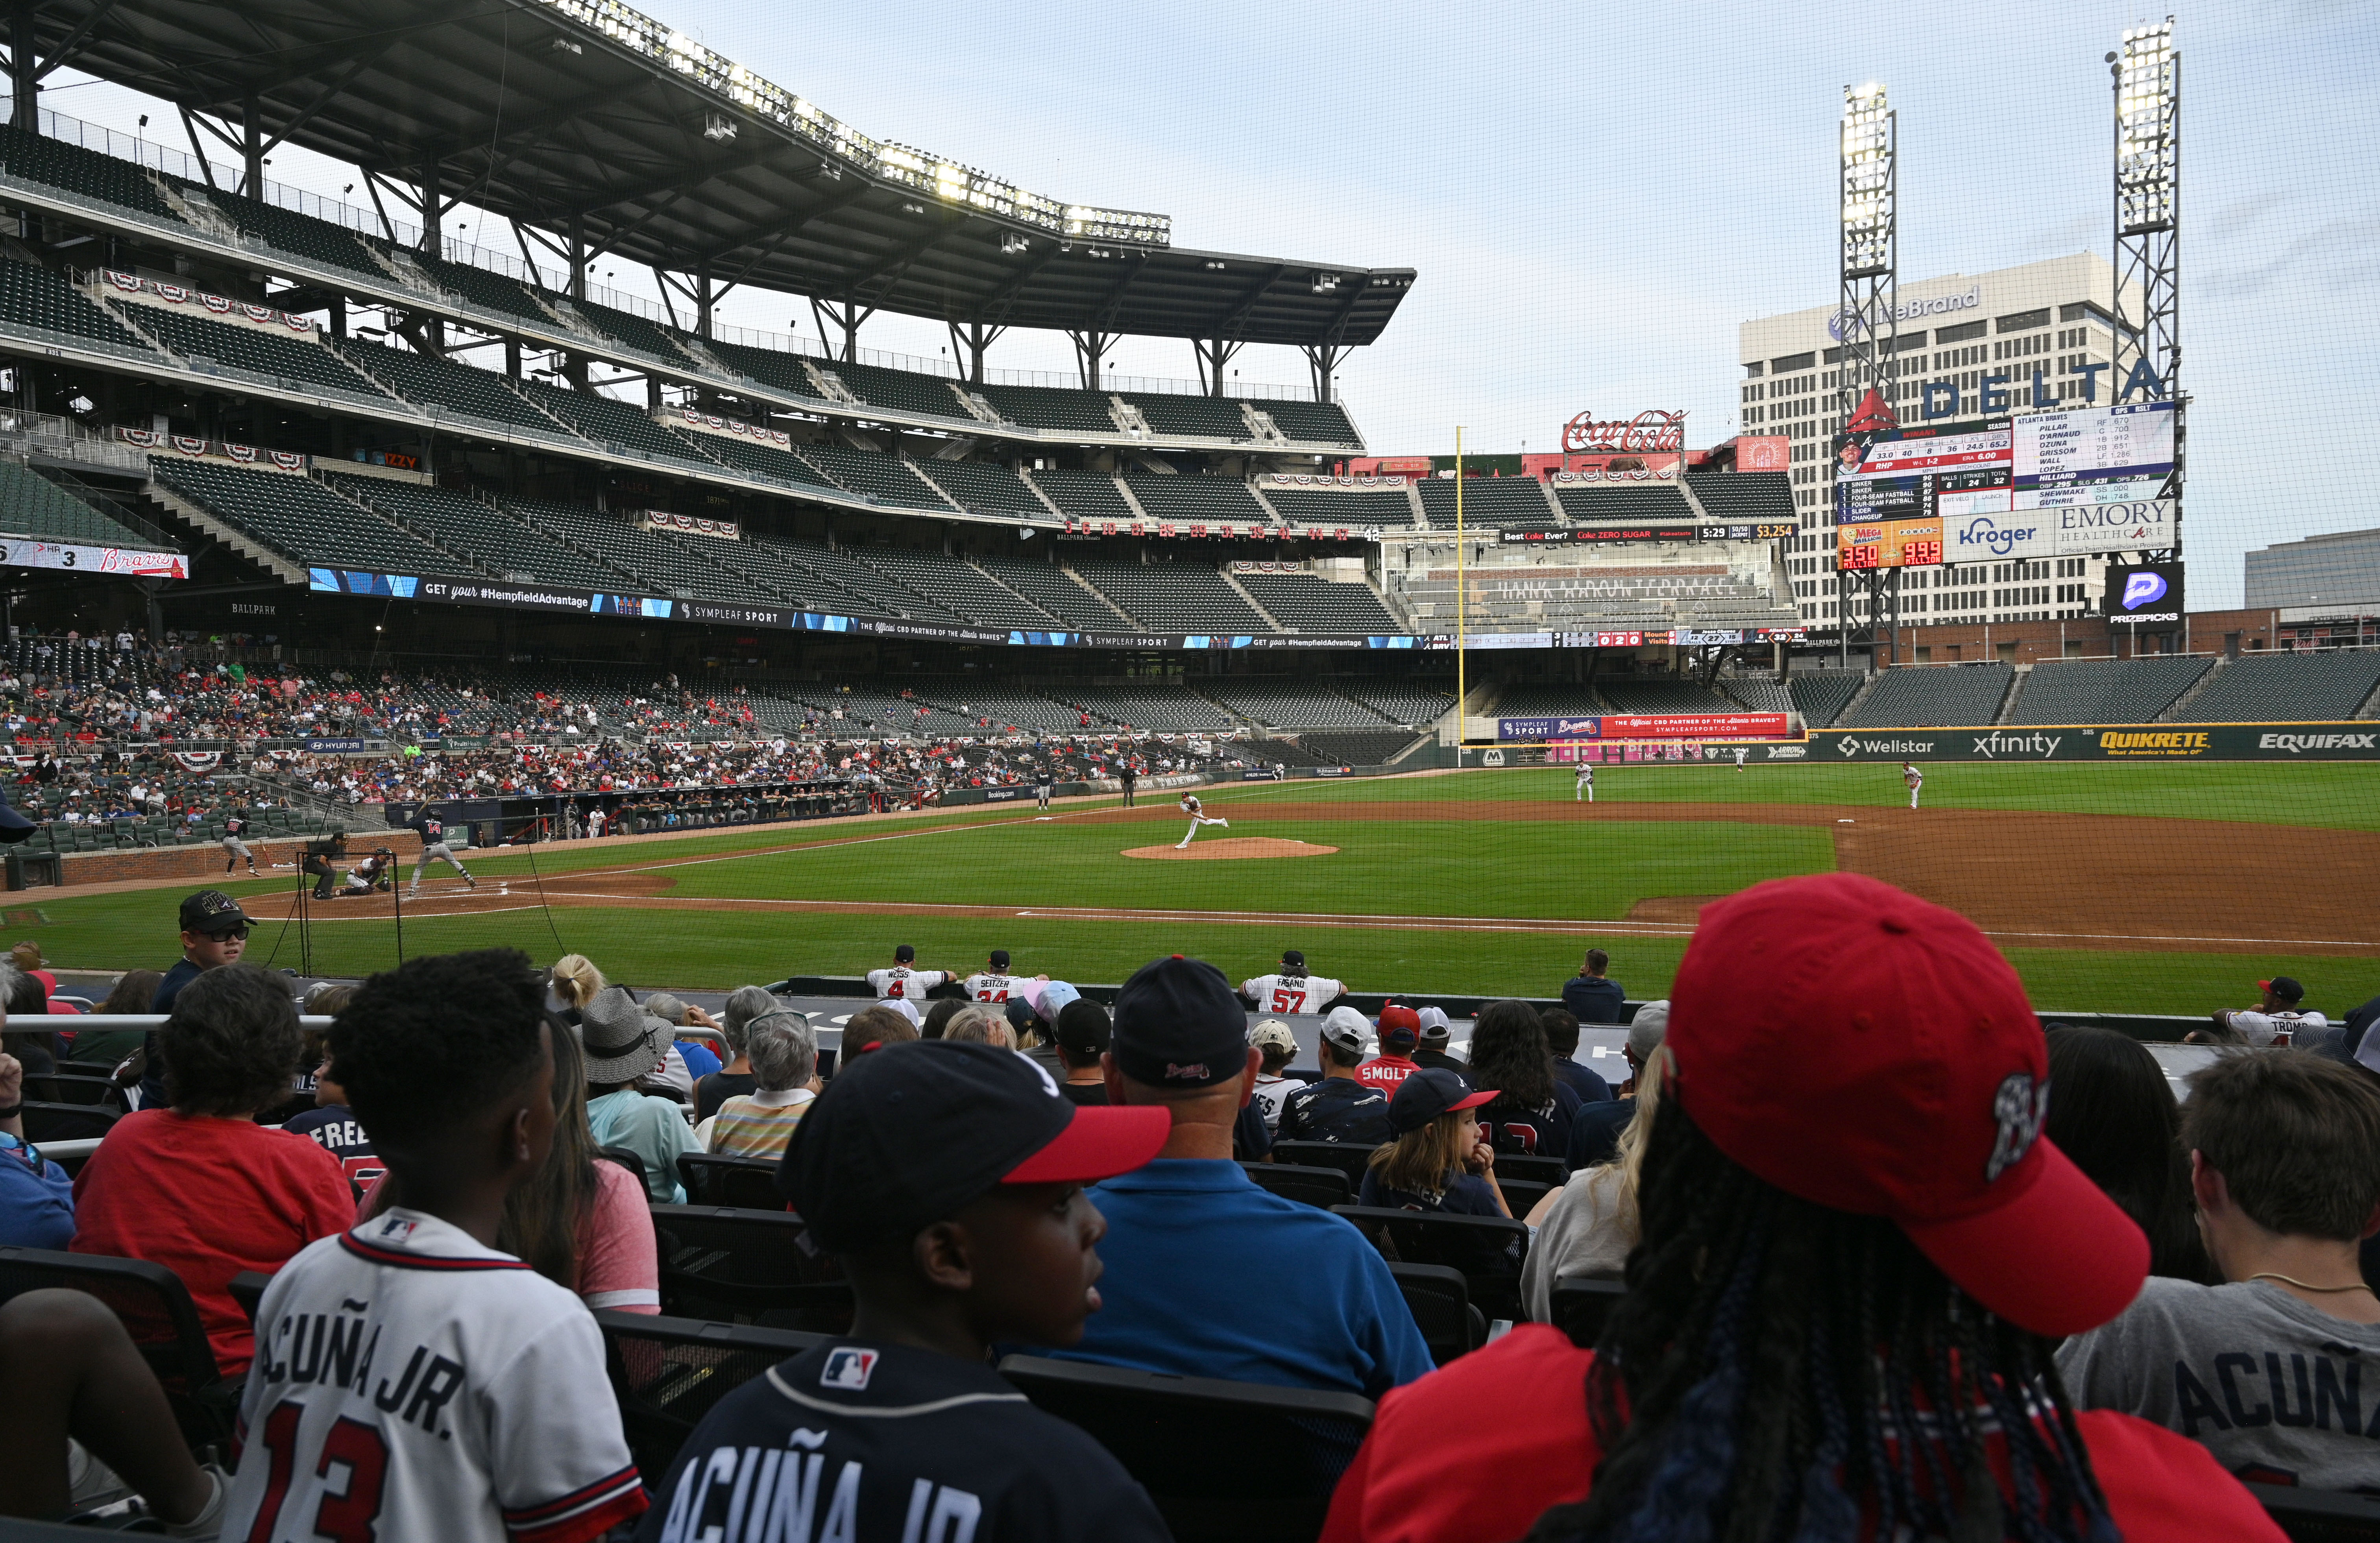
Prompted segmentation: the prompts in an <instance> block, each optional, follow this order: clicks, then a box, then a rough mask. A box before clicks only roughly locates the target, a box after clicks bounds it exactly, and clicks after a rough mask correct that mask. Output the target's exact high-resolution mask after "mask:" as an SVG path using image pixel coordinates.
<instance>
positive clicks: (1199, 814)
mask: <svg viewBox="0 0 2380 1543" xmlns="http://www.w3.org/2000/svg"><path fill="white" fill-rule="evenodd" d="M1206 808H1207V806H1206V805H1204V804H1202V803H1200V802H1198V796H1197V795H1196V794H1195V793H1185V794H1184V795H1183V796H1182V812H1183V813H1184V814H1186V815H1188V816H1189V817H1190V829H1188V830H1187V831H1184V832H1183V833H1182V839H1181V840H1180V841H1179V842H1177V843H1175V844H1174V847H1173V850H1175V851H1176V852H1179V851H1181V850H1182V849H1183V848H1184V847H1186V846H1188V845H1189V844H1190V838H1191V837H1192V836H1195V835H1196V834H1197V833H1198V827H1199V826H1201V825H1220V826H1221V827H1222V828H1223V829H1225V830H1226V831H1228V830H1230V829H1231V828H1232V822H1231V821H1230V820H1222V819H1215V820H1209V819H1208V818H1207V816H1206V814H1205V812H1204V811H1205V809H1206Z"/></svg>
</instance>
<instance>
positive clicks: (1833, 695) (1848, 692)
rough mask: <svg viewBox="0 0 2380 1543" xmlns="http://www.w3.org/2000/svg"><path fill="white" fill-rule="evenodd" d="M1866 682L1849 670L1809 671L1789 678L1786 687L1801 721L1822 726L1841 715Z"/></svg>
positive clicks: (1811, 726) (1817, 727)
mask: <svg viewBox="0 0 2380 1543" xmlns="http://www.w3.org/2000/svg"><path fill="white" fill-rule="evenodd" d="M1866 684H1867V677H1866V676H1865V675H1864V674H1853V673H1852V671H1849V670H1812V671H1808V672H1806V673H1804V674H1797V675H1792V676H1790V677H1788V679H1787V680H1786V683H1785V686H1786V690H1787V691H1788V692H1789V693H1790V694H1791V697H1792V699H1793V707H1794V711H1798V712H1799V713H1801V715H1802V722H1803V724H1805V725H1806V726H1808V727H1810V728H1814V729H1823V728H1826V727H1828V726H1829V725H1831V724H1832V723H1834V721H1835V720H1836V719H1837V718H1838V717H1840V716H1841V715H1842V711H1843V709H1845V708H1847V707H1849V706H1850V705H1851V701H1852V698H1853V697H1856V696H1858V695H1859V690H1860V687H1861V686H1865V685H1866Z"/></svg>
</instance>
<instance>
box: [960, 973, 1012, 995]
mask: <svg viewBox="0 0 2380 1543" xmlns="http://www.w3.org/2000/svg"><path fill="white" fill-rule="evenodd" d="M1016 979H1017V978H1016V977H1015V976H1013V975H995V974H993V973H992V972H991V971H990V970H983V971H980V972H978V973H977V974H975V975H971V976H968V977H967V978H966V986H965V990H966V994H967V1000H968V1001H969V1002H1006V1001H1007V1000H1008V993H1009V991H1010V990H1011V989H1012V988H1013V987H1014V985H1015V984H1016Z"/></svg>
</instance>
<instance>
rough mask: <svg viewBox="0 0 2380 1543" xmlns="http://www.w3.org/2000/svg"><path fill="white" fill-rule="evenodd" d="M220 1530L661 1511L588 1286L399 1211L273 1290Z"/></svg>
mask: <svg viewBox="0 0 2380 1543" xmlns="http://www.w3.org/2000/svg"><path fill="white" fill-rule="evenodd" d="M239 1423H240V1440H241V1452H240V1460H239V1471H238V1473H237V1475H236V1476H234V1478H233V1480H232V1491H231V1498H230V1501H229V1503H228V1504H227V1505H226V1507H225V1513H224V1529H223V1536H224V1537H228V1538H242V1539H246V1540H247V1543H322V1539H338V1540H340V1543H373V1540H375V1539H378V1540H393V1539H396V1538H417V1537H418V1538H437V1539H439V1540H440V1543H586V1540H587V1539H589V1538H594V1537H601V1536H602V1535H603V1534H604V1533H606V1532H608V1531H610V1530H611V1529H612V1528H613V1527H614V1526H616V1525H619V1524H620V1523H622V1522H625V1521H627V1520H628V1519H630V1518H631V1517H634V1516H636V1515H637V1513H640V1512H642V1511H643V1510H644V1509H645V1497H644V1491H643V1488H642V1487H641V1484H640V1482H639V1480H638V1478H637V1469H636V1464H634V1463H632V1462H631V1461H630V1460H629V1457H628V1448H627V1443H626V1441H625V1440H623V1439H622V1436H621V1432H620V1413H619V1405H618V1403H616V1402H615V1401H614V1399H613V1393H612V1390H611V1386H610V1384H609V1383H608V1382H607V1380H606V1379H605V1378H604V1373H603V1336H602V1334H601V1331H600V1330H597V1329H596V1327H595V1320H594V1319H593V1318H590V1317H589V1316H588V1313H587V1310H586V1308H585V1307H583V1306H581V1305H580V1304H579V1301H578V1299H577V1297H576V1296H574V1295H572V1294H570V1293H569V1292H568V1291H566V1290H565V1289H564V1288H562V1287H561V1286H558V1285H555V1284H554V1283H553V1282H551V1281H549V1280H547V1279H545V1278H544V1277H543V1276H541V1275H540V1274H538V1273H537V1272H536V1271H535V1270H531V1269H530V1268H529V1267H528V1265H526V1264H524V1263H522V1262H521V1261H520V1260H518V1259H516V1258H514V1257H512V1256H511V1255H509V1254H500V1253H497V1252H496V1251H495V1250H494V1249H492V1248H488V1247H485V1246H483V1245H480V1243H479V1242H478V1241H477V1240H476V1239H474V1238H472V1237H471V1236H470V1235H469V1234H468V1233H465V1232H464V1231H463V1230H462V1229H460V1228H458V1227H455V1226H453V1225H451V1224H450V1223H448V1222H445V1221H440V1220H439V1219H438V1218H436V1217H434V1216H430V1215H428V1214H426V1213H423V1212H419V1211H411V1210H404V1209H391V1210H388V1211H386V1212H384V1213H383V1214H382V1215H380V1216H378V1217H375V1218H373V1219H372V1220H371V1221H367V1222H364V1223H363V1224H361V1225H360V1226H358V1227H357V1228H356V1229H355V1230H354V1231H352V1232H348V1233H340V1234H339V1235H338V1236H336V1237H327V1238H322V1239H320V1240H319V1241H317V1242H315V1243H312V1244H310V1245H308V1246H307V1247H306V1248H305V1249H303V1250H302V1251H300V1252H299V1253H298V1255H297V1257H295V1258H293V1259H291V1260H290V1261H289V1263H288V1264H286V1265H285V1266H284V1267H283V1268H282V1270H281V1271H280V1273H279V1274H277V1275H275V1276H274V1277H273V1284H272V1285H270V1286H268V1287H267V1288H265V1293H264V1300H263V1302H262V1303H261V1305H260V1306H259V1307H258V1309H257V1315H256V1362H255V1364H254V1366H253V1367H250V1368H249V1375H248V1386H247V1389H246V1391H245V1392H244V1393H243V1394H242V1396H241V1399H240V1421H239Z"/></svg>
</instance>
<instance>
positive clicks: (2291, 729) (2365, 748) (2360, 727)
mask: <svg viewBox="0 0 2380 1543" xmlns="http://www.w3.org/2000/svg"><path fill="white" fill-rule="evenodd" d="M1810 759H1812V760H1833V761H1852V762H1857V761H1887V762H1891V763H1895V764H1898V763H1899V762H1900V761H1904V760H1969V761H2051V760H2059V761H2070V760H2370V761H2380V727H2374V726H2373V725H2369V724H2365V723H2338V724H2329V723H2202V724H2190V723H2143V724H2138V725H2124V726H2119V727H2107V726H2101V725H2096V724H2080V725H2058V726H2052V727H2045V728H2037V729H2036V728H2028V729H2025V730H2023V731H2022V732H2017V731H2012V730H2009V729H1993V728H1980V729H1914V730H1912V729H1903V730H1900V731H1898V732H1896V733H1890V734H1871V733H1864V732H1862V731H1859V730H1844V729H1816V730H1813V731H1812V732H1811V735H1810Z"/></svg>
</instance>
